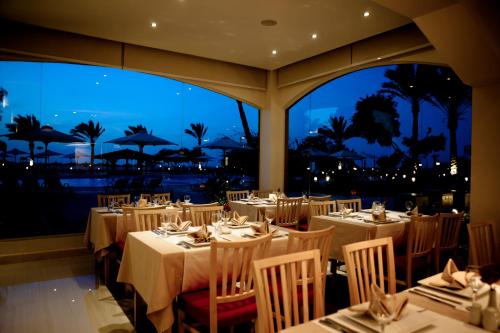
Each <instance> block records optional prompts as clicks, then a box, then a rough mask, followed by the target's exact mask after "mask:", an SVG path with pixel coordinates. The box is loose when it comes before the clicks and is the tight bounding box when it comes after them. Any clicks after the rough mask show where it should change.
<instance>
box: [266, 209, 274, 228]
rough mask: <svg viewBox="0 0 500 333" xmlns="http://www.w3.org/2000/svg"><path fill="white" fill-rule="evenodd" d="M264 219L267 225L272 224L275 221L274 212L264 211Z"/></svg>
mask: <svg viewBox="0 0 500 333" xmlns="http://www.w3.org/2000/svg"><path fill="white" fill-rule="evenodd" d="M264 218H265V219H266V222H267V224H269V225H270V224H271V223H272V222H273V220H274V211H273V210H271V209H266V210H265V211H264Z"/></svg>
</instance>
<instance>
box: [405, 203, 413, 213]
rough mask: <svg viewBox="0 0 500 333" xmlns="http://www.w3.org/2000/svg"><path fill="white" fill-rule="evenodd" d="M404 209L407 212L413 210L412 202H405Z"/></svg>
mask: <svg viewBox="0 0 500 333" xmlns="http://www.w3.org/2000/svg"><path fill="white" fill-rule="evenodd" d="M405 208H406V211H407V212H409V211H410V210H412V209H413V201H411V200H408V201H405Z"/></svg>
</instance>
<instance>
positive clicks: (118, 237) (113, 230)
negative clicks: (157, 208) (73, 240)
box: [84, 206, 182, 258]
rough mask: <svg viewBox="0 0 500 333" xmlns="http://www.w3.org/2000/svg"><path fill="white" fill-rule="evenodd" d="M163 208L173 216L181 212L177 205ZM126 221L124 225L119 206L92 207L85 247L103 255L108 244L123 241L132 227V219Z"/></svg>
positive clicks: (86, 231)
mask: <svg viewBox="0 0 500 333" xmlns="http://www.w3.org/2000/svg"><path fill="white" fill-rule="evenodd" d="M165 209H166V210H168V212H169V213H170V214H172V215H173V216H176V215H180V214H181V213H182V210H180V209H179V208H178V207H173V206H167V207H166V208H165ZM127 223H128V224H129V225H126V223H125V221H124V219H123V211H122V209H120V208H116V209H109V208H108V207H92V208H91V209H90V213H89V216H88V219H87V227H86V229H85V234H84V243H85V245H86V246H87V247H91V248H92V250H93V253H94V255H95V256H96V257H98V258H99V257H104V256H106V255H107V253H108V247H109V246H110V245H112V244H113V243H117V242H125V239H126V237H127V233H128V232H129V231H130V230H133V229H134V227H133V226H132V225H130V223H132V221H127Z"/></svg>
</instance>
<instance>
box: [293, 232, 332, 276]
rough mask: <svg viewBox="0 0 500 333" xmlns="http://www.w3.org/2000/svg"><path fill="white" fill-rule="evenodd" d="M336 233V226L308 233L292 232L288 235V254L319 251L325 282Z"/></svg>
mask: <svg viewBox="0 0 500 333" xmlns="http://www.w3.org/2000/svg"><path fill="white" fill-rule="evenodd" d="M334 232H335V227H334V226H331V227H329V228H326V229H321V230H315V231H306V232H301V231H293V230H291V231H290V232H289V233H288V243H287V247H286V253H294V252H300V251H307V250H314V249H318V250H319V253H320V256H321V273H322V275H323V280H325V278H326V270H327V267H328V259H329V257H330V247H331V244H332V238H333V234H334ZM323 282H324V281H323Z"/></svg>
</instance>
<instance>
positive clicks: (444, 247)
mask: <svg viewBox="0 0 500 333" xmlns="http://www.w3.org/2000/svg"><path fill="white" fill-rule="evenodd" d="M463 219H464V214H463V213H459V214H452V213H441V214H439V221H438V227H437V234H436V244H435V245H434V263H435V269H436V273H438V272H440V271H441V254H442V253H451V254H452V255H453V256H454V255H455V253H456V250H457V248H458V239H459V236H460V227H461V225H462V221H463Z"/></svg>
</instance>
